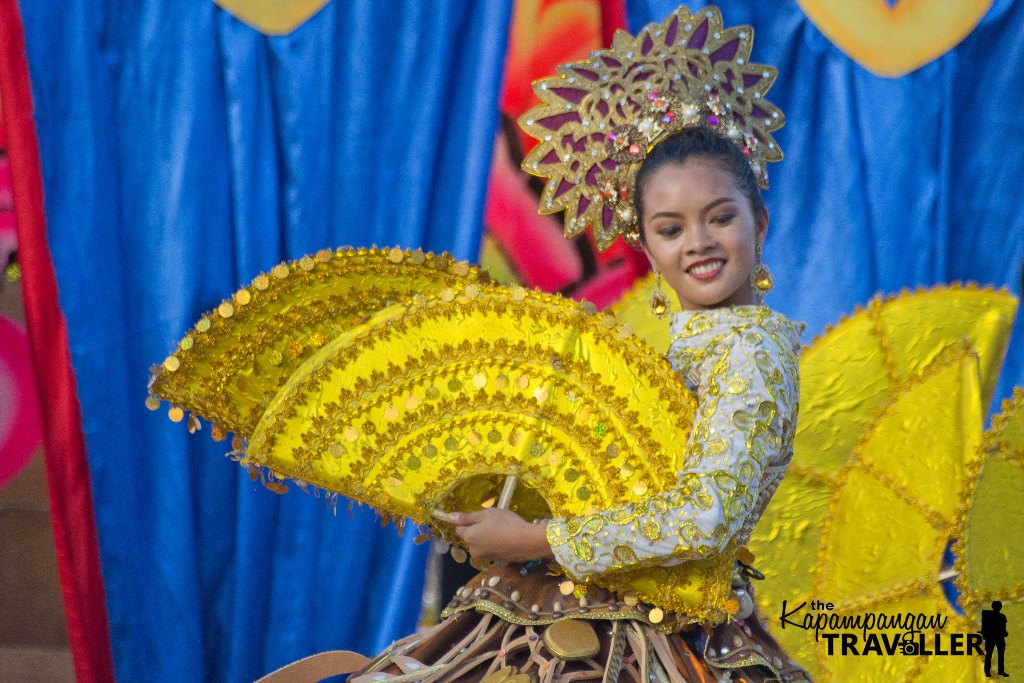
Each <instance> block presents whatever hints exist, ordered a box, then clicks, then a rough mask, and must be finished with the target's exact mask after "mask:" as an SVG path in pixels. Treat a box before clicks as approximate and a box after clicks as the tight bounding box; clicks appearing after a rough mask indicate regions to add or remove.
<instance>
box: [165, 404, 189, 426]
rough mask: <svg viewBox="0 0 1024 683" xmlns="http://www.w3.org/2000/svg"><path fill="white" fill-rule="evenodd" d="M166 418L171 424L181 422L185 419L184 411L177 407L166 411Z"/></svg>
mask: <svg viewBox="0 0 1024 683" xmlns="http://www.w3.org/2000/svg"><path fill="white" fill-rule="evenodd" d="M167 417H169V418H171V422H181V421H182V420H184V419H185V411H184V410H182V409H181V408H179V407H178V406H174V407H172V408H171V409H170V410H168V411H167Z"/></svg>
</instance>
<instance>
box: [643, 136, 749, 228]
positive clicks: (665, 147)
mask: <svg viewBox="0 0 1024 683" xmlns="http://www.w3.org/2000/svg"><path fill="white" fill-rule="evenodd" d="M693 157H699V158H702V159H709V160H711V161H714V162H717V163H718V164H719V165H720V166H721V167H722V169H723V170H724V171H726V172H727V173H728V174H729V175H731V176H732V179H733V181H734V182H735V183H736V187H737V188H738V189H739V190H740V192H742V193H743V194H744V195H745V196H746V198H747V201H749V202H750V208H751V210H752V211H753V213H754V215H755V216H757V215H759V214H760V213H761V212H763V211H764V199H763V198H762V197H761V189H760V188H759V187H758V186H757V178H755V177H754V172H753V171H752V170H751V169H750V164H748V163H747V158H746V157H745V156H743V152H741V151H740V148H739V147H738V146H737V145H736V144H735V143H732V142H729V141H728V140H726V139H725V138H723V137H722V136H720V135H719V134H718V133H715V132H714V131H712V130H711V129H710V128H708V127H707V126H694V127H693V128H685V129H683V130H681V131H679V132H678V133H676V134H674V135H672V136H671V137H668V138H665V139H664V140H662V141H661V142H659V143H658V144H657V145H655V146H654V148H653V149H652V150H651V151H650V152H648V154H647V157H646V158H645V159H644V162H643V164H642V165H641V166H640V170H639V171H637V174H636V212H637V218H638V220H639V221H640V241H641V242H642V243H645V244H646V243H647V238H646V237H645V236H644V225H643V217H644V204H643V200H644V191H645V190H646V188H647V183H648V181H649V180H650V178H651V176H652V175H654V172H655V171H657V170H658V169H659V168H661V167H662V166H668V165H669V164H673V165H680V164H683V163H685V162H686V161H687V160H688V159H690V158H693Z"/></svg>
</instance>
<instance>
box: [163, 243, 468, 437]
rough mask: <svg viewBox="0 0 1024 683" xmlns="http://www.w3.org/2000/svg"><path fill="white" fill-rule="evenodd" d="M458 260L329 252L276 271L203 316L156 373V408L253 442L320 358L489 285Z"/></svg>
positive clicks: (357, 251) (370, 251)
mask: <svg viewBox="0 0 1024 683" xmlns="http://www.w3.org/2000/svg"><path fill="white" fill-rule="evenodd" d="M486 279H487V276H486V274H485V273H483V272H482V271H481V270H480V269H479V268H477V267H475V266H471V265H469V264H468V263H464V262H459V261H455V260H454V259H453V258H452V257H451V256H449V255H448V254H438V255H434V254H425V253H424V252H422V251H419V250H417V251H403V250H401V249H390V250H384V249H351V248H347V247H345V248H342V249H339V250H337V251H332V250H330V249H325V250H322V251H320V252H317V253H316V254H315V255H312V256H304V257H303V258H301V259H299V260H297V261H291V262H285V263H281V264H278V265H276V266H274V267H273V268H272V269H271V270H270V272H269V273H265V274H262V275H259V276H257V277H256V278H255V279H254V280H253V281H252V282H251V283H250V284H249V285H247V286H246V287H243V288H242V289H240V290H238V291H237V292H236V293H235V294H234V295H233V296H232V297H231V298H230V299H227V300H225V301H223V302H222V303H221V304H220V305H219V306H218V307H217V308H216V309H214V310H213V311H212V312H211V313H209V314H207V315H205V316H203V317H202V318H201V319H200V320H199V322H198V323H196V325H195V326H194V327H193V329H192V330H191V331H190V332H189V333H188V334H187V335H186V336H185V337H184V338H183V339H182V340H181V342H179V344H178V347H177V349H176V350H175V352H174V353H173V354H172V355H170V356H169V357H168V358H167V359H166V360H165V361H164V362H163V364H162V365H161V366H159V367H157V368H155V369H154V374H153V379H152V381H151V383H150V391H151V392H152V394H153V395H154V397H153V398H151V400H150V406H151V407H152V408H154V409H155V408H156V407H158V406H159V401H158V400H157V399H156V398H155V397H157V396H158V397H160V398H163V399H165V400H167V401H169V402H170V403H171V404H172V405H173V406H174V407H172V409H171V410H172V413H171V414H172V418H173V417H177V418H178V419H181V417H182V416H183V412H184V410H189V411H192V412H194V413H195V414H197V415H201V416H202V417H204V418H206V419H208V420H210V421H211V422H213V423H214V424H215V425H217V427H216V428H215V429H217V430H219V431H223V430H224V429H226V430H229V431H233V432H235V433H237V434H240V435H243V436H246V437H247V436H249V435H250V434H252V432H253V430H254V429H255V428H256V423H257V422H258V421H259V419H260V416H261V415H262V414H263V410H264V408H265V407H266V404H267V402H268V401H269V400H270V398H271V397H273V396H274V394H276V393H277V391H278V389H280V387H281V385H283V384H284V382H285V380H286V379H287V378H288V377H289V376H291V374H292V373H293V372H294V371H295V370H296V369H297V368H298V367H299V366H300V365H301V364H302V363H303V362H304V361H306V360H307V359H308V358H309V357H310V356H312V355H313V354H314V353H315V352H316V350H317V349H319V348H321V347H323V346H324V345H325V344H326V343H327V342H328V341H329V340H330V339H333V338H334V337H336V336H338V335H339V334H341V333H342V332H344V331H345V330H348V329H349V328H351V327H352V326H353V325H354V324H357V323H359V322H360V321H361V320H363V319H364V318H365V317H366V316H368V315H370V314H372V313H374V312H375V311H379V310H381V309H383V308H385V307H387V306H390V305H392V304H394V303H398V302H401V301H405V300H406V299H408V298H410V297H412V296H414V295H415V294H417V293H423V292H432V291H440V290H442V289H444V288H448V287H463V286H465V285H466V284H467V283H471V282H481V281H485V280H486Z"/></svg>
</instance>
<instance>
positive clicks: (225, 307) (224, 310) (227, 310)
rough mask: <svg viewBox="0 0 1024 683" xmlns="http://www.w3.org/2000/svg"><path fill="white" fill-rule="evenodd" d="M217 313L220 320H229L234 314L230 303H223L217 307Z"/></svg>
mask: <svg viewBox="0 0 1024 683" xmlns="http://www.w3.org/2000/svg"><path fill="white" fill-rule="evenodd" d="M217 313H219V314H220V317H222V318H230V317H231V316H233V315H234V314H235V307H234V306H232V305H231V302H230V301H224V302H221V305H220V306H218V307H217Z"/></svg>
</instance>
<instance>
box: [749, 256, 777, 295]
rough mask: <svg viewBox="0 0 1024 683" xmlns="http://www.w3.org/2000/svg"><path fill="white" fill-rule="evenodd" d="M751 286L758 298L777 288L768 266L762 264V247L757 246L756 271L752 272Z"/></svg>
mask: <svg viewBox="0 0 1024 683" xmlns="http://www.w3.org/2000/svg"><path fill="white" fill-rule="evenodd" d="M750 286H751V287H753V289H754V293H755V294H757V295H758V296H764V295H765V294H767V293H768V292H770V291H772V288H773V287H775V278H773V277H772V272H771V271H770V270H768V266H766V265H765V264H764V263H762V262H761V245H758V246H757V250H756V256H755V261H754V270H752V271H750Z"/></svg>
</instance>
